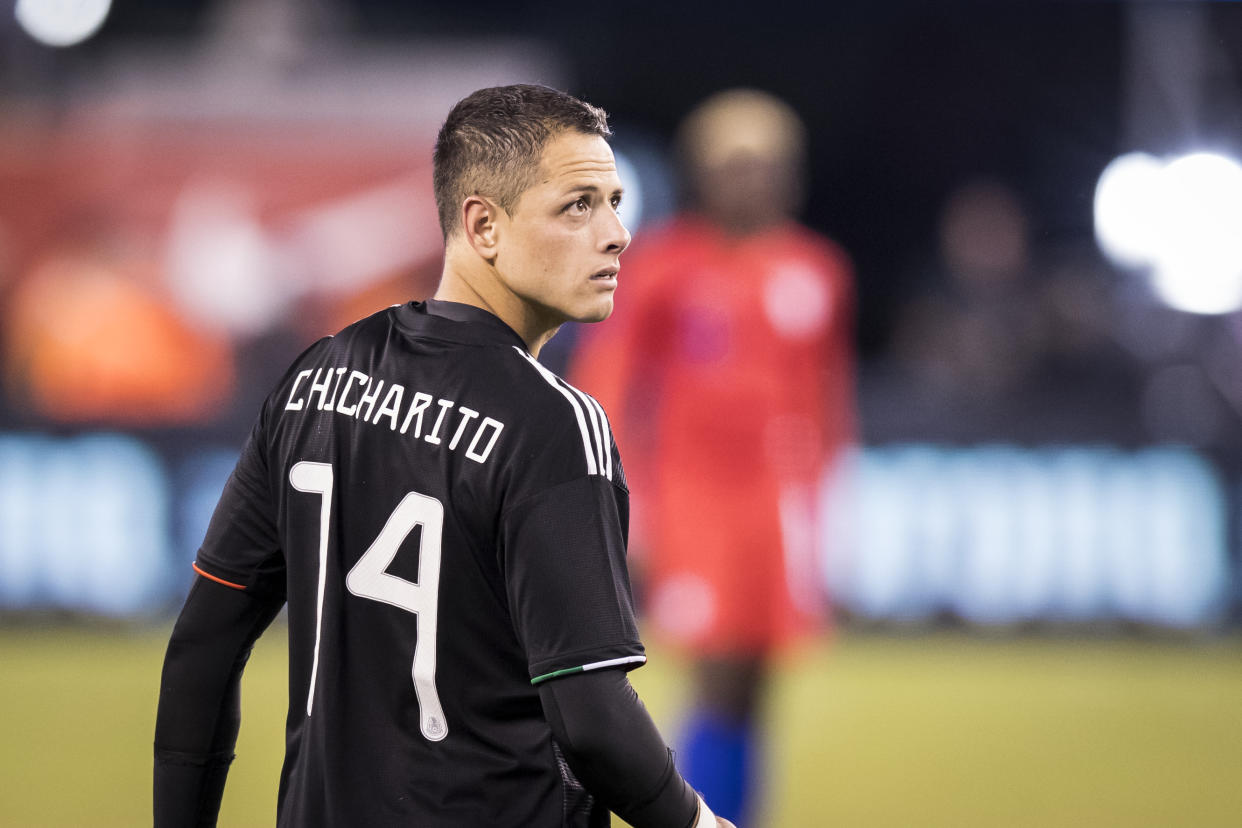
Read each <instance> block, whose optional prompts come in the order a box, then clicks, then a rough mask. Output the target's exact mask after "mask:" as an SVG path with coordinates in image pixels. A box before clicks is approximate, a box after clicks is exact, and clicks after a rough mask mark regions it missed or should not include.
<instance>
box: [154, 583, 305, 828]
mask: <svg viewBox="0 0 1242 828" xmlns="http://www.w3.org/2000/svg"><path fill="white" fill-rule="evenodd" d="M280 606H281V603H280V602H279V601H276V600H273V599H271V598H267V599H264V598H258V597H256V596H254V595H249V594H247V593H245V592H242V591H240V590H236V589H233V588H231V587H227V586H223V585H221V584H217V583H213V582H212V581H209V580H207V579H206V578H202V577H198V578H195V580H194V584H193V586H191V588H190V594H189V596H188V597H187V598H186V602H185V605H184V606H183V607H182V609H181V614H180V616H179V617H178V618H177V623H176V625H175V626H174V628H173V633H172V637H171V638H170V639H169V642H168V650H167V653H166V654H165V657H164V669H163V674H162V677H161V681H160V696H159V705H158V708H157V711H156V720H155V774H154V791H153V794H154V796H153V809H154V816H155V826H156V828H173V826H186V825H193V826H198V825H214V824H215V821H216V815H217V813H218V812H219V810H220V800H221V797H222V795H223V792H224V783H225V779H226V777H227V775H228V768H229V763H230V762H232V760H233V748H234V746H235V745H236V743H237V732H238V728H239V727H240V726H241V675H242V671H243V669H244V668H245V665H246V660H247V658H249V655H250V650H251V647H252V646H253V645H254V642H255V641H256V640H257V639H258V637H259V635H260V634H261V633H262V632H263V630H264V629H266V628H267V626H268V625H269V624H270V623H271V621H272V619H273V618H274V617H275V616H276V613H277V612H279V610H280Z"/></svg>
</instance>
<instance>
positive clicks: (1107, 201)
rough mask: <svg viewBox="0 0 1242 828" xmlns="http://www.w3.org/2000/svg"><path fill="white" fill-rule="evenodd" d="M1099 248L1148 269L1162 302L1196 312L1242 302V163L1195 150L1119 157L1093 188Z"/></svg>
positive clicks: (1235, 306) (1125, 264)
mask: <svg viewBox="0 0 1242 828" xmlns="http://www.w3.org/2000/svg"><path fill="white" fill-rule="evenodd" d="M1094 206H1095V233H1096V240H1097V242H1098V244H1099V246H1100V249H1101V250H1102V251H1103V252H1104V253H1105V254H1106V255H1107V256H1108V257H1109V258H1110V259H1112V260H1113V261H1114V262H1116V263H1117V264H1118V265H1120V266H1122V267H1126V268H1130V269H1141V270H1144V271H1145V272H1146V273H1147V276H1148V278H1149V279H1150V283H1151V287H1152V290H1153V292H1154V293H1155V295H1156V296H1157V298H1158V299H1160V301H1162V302H1164V303H1165V304H1167V305H1168V306H1170V307H1172V308H1176V309H1177V310H1182V311H1187V312H1190V313H1199V314H1221V313H1230V312H1232V311H1235V310H1238V309H1240V308H1242V165H1239V164H1238V162H1237V161H1235V160H1233V159H1231V158H1228V157H1226V156H1223V155H1218V154H1215V153H1207V152H1197V153H1192V154H1189V155H1185V156H1182V157H1179V158H1173V159H1170V160H1164V161H1162V160H1160V159H1157V158H1154V157H1152V156H1150V155H1146V154H1144V153H1129V154H1127V155H1123V156H1121V157H1119V158H1117V159H1115V160H1114V161H1113V162H1112V163H1110V164H1109V165H1108V166H1107V167H1106V168H1105V170H1104V172H1103V173H1102V174H1101V175H1100V180H1099V182H1098V184H1097V186H1096V192H1095V205H1094Z"/></svg>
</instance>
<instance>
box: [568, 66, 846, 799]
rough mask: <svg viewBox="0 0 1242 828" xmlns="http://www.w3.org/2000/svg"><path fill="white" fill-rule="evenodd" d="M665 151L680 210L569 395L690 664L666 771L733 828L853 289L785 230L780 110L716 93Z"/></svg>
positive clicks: (661, 616)
mask: <svg viewBox="0 0 1242 828" xmlns="http://www.w3.org/2000/svg"><path fill="white" fill-rule="evenodd" d="M679 149H680V152H681V156H682V162H683V164H684V169H685V171H686V173H687V178H688V183H689V185H690V186H689V191H690V194H691V196H692V199H693V209H692V210H689V211H687V212H686V213H685V214H683V215H681V216H678V217H676V218H675V219H674V220H673V221H672V222H670V223H669V224H668V225H667V226H666V227H664V228H660V229H657V230H656V231H653V232H652V233H651V234H648V235H647V236H646V237H645V238H644V239H643V240H641V241H640V242H638V243H636V244H635V246H634V249H633V250H632V251H631V252H630V253H629V254H627V261H626V282H625V286H624V287H623V288H622V291H623V293H622V301H621V302H620V303H619V304H618V311H617V314H616V315H615V317H614V318H613V319H611V320H609V323H608V325H607V326H601V327H600V328H596V329H592V330H591V331H589V332H586V333H585V334H584V337H583V340H582V341H581V343H580V348H579V351H578V354H577V358H576V360H575V362H574V363H573V366H572V367H573V372H572V373H571V379H572V380H573V381H574V383H575V384H577V385H579V386H580V387H582V388H584V389H586V390H588V391H589V392H590V393H592V394H594V395H596V396H597V397H598V398H599V399H600V401H601V402H603V404H604V406H605V407H606V408H607V409H608V411H609V412H610V413H611V414H612V415H613V422H614V425H615V429H616V433H617V435H618V440H619V441H620V443H621V445H623V446H625V448H626V459H627V461H628V464H627V465H628V471H629V473H630V478H631V480H634V481H635V484H634V489H635V491H636V492H637V493H638V496H639V498H640V499H639V500H638V501H637V502H636V507H637V508H636V509H635V524H636V525H635V530H636V537H635V540H636V541H637V543H636V550H643V549H644V547H645V553H646V554H645V557H641V556H640V560H641V564H642V571H643V572H644V573H645V574H646V576H647V577H646V578H645V581H646V583H645V584H644V586H645V589H646V595H647V599H648V600H647V602H646V604H647V610H648V612H649V618H650V620H651V621H652V622H653V624H654V627H655V629H657V630H658V631H660V632H662V633H663V634H664V636H665V640H670V641H672V642H673V643H674V644H677V645H682V646H684V649H685V651H686V652H687V653H688V654H689V656H690V657H691V658H692V659H693V660H694V662H695V666H696V670H695V672H696V680H695V688H694V692H693V694H692V695H693V704H692V710H691V711H690V714H689V716H688V718H687V721H686V724H685V728H684V733H683V736H682V739H681V752H680V757H681V764H682V768H683V770H684V772H685V774H686V778H687V779H688V780H689V781H690V783H691V784H693V785H694V786H696V787H697V788H698V789H699V790H700V791H703V793H704V795H705V796H706V798H707V800H708V801H710V802H711V803H712V807H713V808H715V809H716V812H717V813H718V814H721V815H722V816H725V817H728V818H730V819H734V820H736V821H738V822H741V821H743V817H744V816H745V815H746V814H747V813H748V809H752V802H751V800H752V799H753V797H752V795H751V792H752V790H753V786H754V783H755V781H756V780H755V778H756V776H758V767H759V762H758V761H757V758H756V757H757V754H758V748H759V744H758V742H759V732H760V731H759V729H758V723H759V721H760V718H761V714H762V705H761V701H762V693H763V689H764V686H765V684H766V678H767V675H768V672H769V669H770V666H771V664H772V662H773V659H774V657H775V656H776V655H777V654H779V653H781V652H782V651H786V650H788V648H789V646H790V645H791V644H792V643H794V642H796V641H798V640H800V639H801V638H803V637H804V636H805V634H807V633H809V632H813V631H815V630H816V629H818V627H819V624H820V622H821V620H822V616H823V615H824V609H825V606H824V601H823V596H822V595H821V594H820V593H821V590H820V584H821V578H820V576H819V572H818V570H817V568H816V557H817V556H816V537H817V534H818V532H817V529H816V512H817V509H816V504H817V502H818V492H819V490H820V481H821V478H822V476H823V475H824V474H825V469H826V467H828V465H829V464H830V463H832V461H833V460H834V458H836V457H838V456H839V453H840V451H841V450H842V449H843V448H844V447H846V446H848V445H850V444H851V443H852V442H853V441H854V420H855V417H854V411H853V409H854V392H853V344H852V338H853V295H854V290H853V275H852V268H851V266H850V264H849V261H848V259H847V257H846V255H845V253H844V252H843V251H842V250H841V249H840V248H839V247H838V246H837V245H835V244H834V243H832V242H831V241H829V240H827V239H825V238H823V237H821V236H819V235H818V234H816V233H813V232H812V231H810V230H808V229H806V228H804V227H802V226H800V225H798V224H797V223H796V221H795V220H794V218H793V216H794V215H795V213H796V211H797V209H798V206H799V195H800V191H801V181H802V175H803V173H802V166H803V156H804V152H805V137H804V128H803V126H802V124H801V122H800V120H799V119H798V117H797V115H796V114H795V113H794V112H793V110H792V109H791V108H790V107H789V106H788V105H787V104H785V103H784V102H783V101H780V100H778V99H776V98H774V97H773V96H771V95H769V94H766V93H762V92H758V91H755V90H745V89H743V90H730V91H726V92H722V93H719V94H717V95H715V96H713V97H711V98H709V99H708V100H706V101H705V102H703V103H702V104H701V105H700V106H699V107H697V108H696V109H695V110H694V111H693V112H692V113H691V114H690V115H688V116H687V118H686V119H685V121H684V123H683V125H682V127H681V129H680V132H679ZM752 810H753V809H752Z"/></svg>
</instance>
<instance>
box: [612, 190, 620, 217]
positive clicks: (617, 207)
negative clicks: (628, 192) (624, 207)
mask: <svg viewBox="0 0 1242 828" xmlns="http://www.w3.org/2000/svg"><path fill="white" fill-rule="evenodd" d="M612 209H613V210H615V211H616V212H618V213H619V212H621V196H620V194H618V195H615V196H613V197H612Z"/></svg>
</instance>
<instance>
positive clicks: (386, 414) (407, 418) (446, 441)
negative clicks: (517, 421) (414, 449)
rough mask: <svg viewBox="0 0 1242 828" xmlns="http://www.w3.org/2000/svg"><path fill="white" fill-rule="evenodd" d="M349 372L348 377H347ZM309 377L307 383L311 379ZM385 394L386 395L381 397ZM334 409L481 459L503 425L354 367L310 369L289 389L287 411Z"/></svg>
mask: <svg viewBox="0 0 1242 828" xmlns="http://www.w3.org/2000/svg"><path fill="white" fill-rule="evenodd" d="M346 375H348V376H346ZM308 381H309V384H308ZM381 396H382V399H381ZM312 409H313V410H316V411H335V412H336V413H337V414H341V415H343V416H346V417H353V418H354V419H356V420H359V421H361V422H364V423H368V424H370V425H374V426H385V425H386V426H388V429H389V430H390V431H392V432H395V433H400V434H407V433H410V434H411V436H412V437H413V439H416V440H423V441H424V442H427V443H430V444H432V445H434V446H441V445H443V446H447V447H448V450H449V451H457V450H459V449H461V448H463V447H464V450H465V454H466V457H468V458H470V459H471V460H473V461H474V462H476V463H483V462H486V461H487V458H488V457H490V456H491V453H492V449H494V448H495V447H496V440H497V439H498V438H499V437H500V432H501V431H503V430H504V428H505V424H504V423H502V422H500V421H499V420H495V419H493V418H491V417H482V418H481V419H480V414H479V412H478V411H475V410H474V409H472V408H467V407H466V406H464V405H458V404H457V403H455V402H454V401H452V400H445V399H441V398H439V397H436V396H433V395H432V394H428V393H426V392H424V391H415V392H414V393H412V394H411V393H409V392H408V390H407V389H406V387H405V386H403V385H401V384H400V383H396V382H392V383H387V385H385V382H384V380H382V379H379V378H378V377H372V376H369V375H367V374H364V373H362V372H361V371H354V370H352V369H350V368H315V369H310V368H307V369H306V370H305V371H301V372H299V373H298V375H297V377H295V378H294V380H293V387H292V388H291V389H289V399H288V400H287V401H286V402H285V410H286V411H303V410H307V411H309V410H312Z"/></svg>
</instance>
